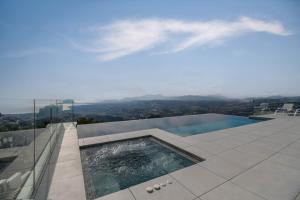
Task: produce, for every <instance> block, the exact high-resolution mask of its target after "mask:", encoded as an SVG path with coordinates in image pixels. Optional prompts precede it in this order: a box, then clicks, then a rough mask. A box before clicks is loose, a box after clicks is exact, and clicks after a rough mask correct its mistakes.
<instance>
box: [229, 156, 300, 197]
mask: <svg viewBox="0 0 300 200" xmlns="http://www.w3.org/2000/svg"><path fill="white" fill-rule="evenodd" d="M232 182H234V183H235V184H237V185H239V186H240V187H242V188H245V189H246V190H248V191H251V192H254V193H256V194H258V195H260V196H262V197H264V198H266V199H271V200H283V199H285V200H292V199H294V198H295V196H296V195H297V194H298V192H299V188H300V172H299V170H295V169H292V168H289V167H286V166H283V165H280V164H276V163H275V162H271V161H264V162H263V163H261V164H259V165H257V166H255V167H254V168H252V169H250V170H248V171H247V172H245V173H243V174H241V175H239V176H238V177H236V178H234V179H233V180H232Z"/></svg>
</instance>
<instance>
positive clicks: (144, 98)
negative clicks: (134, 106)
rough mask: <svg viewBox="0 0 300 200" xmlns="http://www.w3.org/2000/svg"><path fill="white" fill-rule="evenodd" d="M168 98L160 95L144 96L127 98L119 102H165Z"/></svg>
mask: <svg viewBox="0 0 300 200" xmlns="http://www.w3.org/2000/svg"><path fill="white" fill-rule="evenodd" d="M168 98H169V97H166V96H163V95H161V94H154V95H144V96H139V97H127V98H124V99H121V100H120V101H151V100H167V99H168Z"/></svg>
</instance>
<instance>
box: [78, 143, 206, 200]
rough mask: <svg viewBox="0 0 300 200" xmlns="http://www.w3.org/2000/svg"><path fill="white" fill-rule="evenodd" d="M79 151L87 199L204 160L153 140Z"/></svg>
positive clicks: (104, 145) (99, 146) (110, 144)
mask: <svg viewBox="0 0 300 200" xmlns="http://www.w3.org/2000/svg"><path fill="white" fill-rule="evenodd" d="M80 152H81V160H82V168H83V176H84V182H85V189H86V196H87V199H95V198H97V197H101V196H104V195H107V194H110V193H113V192H117V191H119V190H122V189H126V188H128V187H130V186H133V185H136V184H139V183H142V182H145V181H148V180H151V179H153V178H156V177H159V176H162V175H165V174H168V173H170V172H173V171H175V170H178V169H182V168H184V167H188V166H190V165H193V164H195V163H197V162H200V161H203V159H201V158H198V157H195V156H193V155H190V154H188V153H186V152H182V151H180V150H178V149H175V148H173V147H171V146H169V145H167V144H166V143H164V142H162V141H160V140H157V139H156V138H154V137H143V138H137V139H130V140H124V141H117V142H111V143H106V144H100V145H97V146H92V147H86V148H84V149H81V151H80ZM158 184H160V183H158Z"/></svg>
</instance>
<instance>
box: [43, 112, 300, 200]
mask: <svg viewBox="0 0 300 200" xmlns="http://www.w3.org/2000/svg"><path fill="white" fill-rule="evenodd" d="M264 117H269V118H275V119H273V120H269V121H263V122H260V123H256V124H251V125H246V126H241V127H236V128H230V129H225V130H221V131H215V132H210V133H206V134H199V135H194V136H189V137H180V136H177V135H175V134H171V133H169V132H166V131H162V130H160V129H148V130H143V131H135V132H127V133H121V134H113V135H104V136H96V137H89V138H82V139H78V137H77V130H76V128H75V127H74V126H73V125H72V123H66V124H64V125H65V129H66V131H65V133H64V136H63V139H62V143H61V148H60V151H59V152H58V158H57V159H56V161H55V162H54V163H53V167H54V174H53V178H52V183H51V186H50V191H49V194H48V198H51V199H74V200H75V199H78V200H79V199H80V200H83V199H85V189H84V182H83V174H82V168H81V160H80V150H79V147H80V146H86V145H92V144H97V143H104V142H109V141H115V140H121V139H127V138H135V137H141V136H147V135H151V136H154V137H157V138H159V139H161V140H164V141H165V142H167V143H170V144H172V145H175V146H177V147H178V148H180V149H183V150H185V151H188V152H190V153H192V154H194V155H197V156H199V157H201V158H204V159H206V160H205V161H203V162H200V163H198V164H195V165H192V166H190V167H187V168H184V169H181V170H178V171H175V172H172V173H170V174H167V175H165V176H162V177H158V178H155V179H152V180H150V181H147V182H144V183H141V184H138V185H135V186H132V187H129V188H128V189H125V190H121V191H119V192H116V193H112V194H110V195H107V196H103V197H100V198H98V199H97V200H152V199H153V200H157V199H160V200H220V199H223V200H241V199H243V200H248V199H249V200H266V199H268V200H295V199H296V198H297V195H298V194H299V192H300V117H292V116H286V115H276V116H275V115H267V116H264ZM167 180H169V181H171V182H172V184H167V186H166V187H161V189H160V190H155V191H154V192H153V193H147V192H146V190H145V188H146V187H148V186H153V185H154V184H160V183H162V182H166V181H167ZM298 198H299V197H298Z"/></svg>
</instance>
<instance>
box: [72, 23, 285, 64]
mask: <svg viewBox="0 0 300 200" xmlns="http://www.w3.org/2000/svg"><path fill="white" fill-rule="evenodd" d="M90 31H92V32H93V33H94V34H96V36H95V38H94V39H93V40H92V44H91V45H87V47H85V48H83V47H82V46H79V45H77V44H76V43H74V45H76V46H77V47H79V48H81V49H82V50H84V51H88V52H93V53H96V54H97V57H98V58H99V59H100V60H103V61H108V60H113V59H116V58H120V57H123V56H126V55H130V54H133V53H136V52H140V51H143V50H148V49H153V51H154V53H157V52H159V53H175V52H180V51H183V50H186V49H188V48H191V47H199V46H203V45H215V44H218V43H221V42H222V41H224V40H225V39H228V38H232V37H236V36H240V35H242V34H246V33H251V32H265V33H270V34H275V35H279V36H286V35H289V34H290V32H288V31H287V30H285V28H284V27H283V25H282V24H281V23H280V22H278V21H267V20H258V19H253V18H250V17H240V18H239V19H238V20H236V21H222V20H212V21H182V20H177V19H159V18H151V19H142V20H120V21H116V22H113V23H111V24H109V25H106V26H101V27H94V28H92V29H91V30H90ZM161 45H164V46H163V49H165V50H163V51H162V50H161V49H162V48H161ZM158 47H159V49H160V50H157V49H158Z"/></svg>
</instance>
